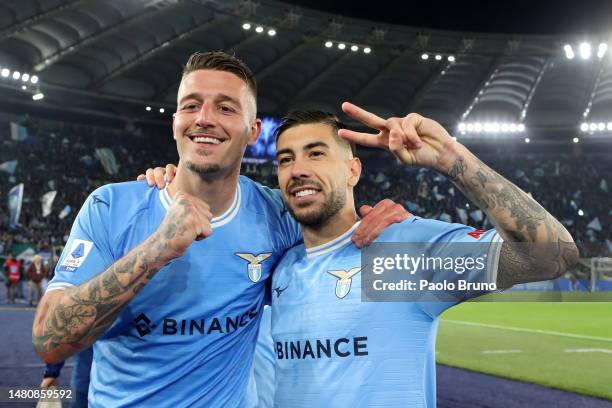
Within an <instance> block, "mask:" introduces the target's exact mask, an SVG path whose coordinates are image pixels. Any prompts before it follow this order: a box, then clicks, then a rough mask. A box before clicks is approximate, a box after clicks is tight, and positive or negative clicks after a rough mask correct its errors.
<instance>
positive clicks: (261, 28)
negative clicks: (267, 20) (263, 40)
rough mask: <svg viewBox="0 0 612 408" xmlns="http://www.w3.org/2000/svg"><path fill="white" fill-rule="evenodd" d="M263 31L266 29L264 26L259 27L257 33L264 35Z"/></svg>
mask: <svg viewBox="0 0 612 408" xmlns="http://www.w3.org/2000/svg"><path fill="white" fill-rule="evenodd" d="M263 30H264V28H263V27H262V26H257V27H256V28H255V32H256V33H263Z"/></svg>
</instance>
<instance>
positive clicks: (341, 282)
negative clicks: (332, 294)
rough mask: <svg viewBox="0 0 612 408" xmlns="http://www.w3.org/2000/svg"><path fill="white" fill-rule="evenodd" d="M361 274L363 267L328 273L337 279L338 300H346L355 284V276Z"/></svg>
mask: <svg viewBox="0 0 612 408" xmlns="http://www.w3.org/2000/svg"><path fill="white" fill-rule="evenodd" d="M359 272H361V267H360V266H358V267H355V268H351V269H349V270H348V271H345V270H331V271H327V273H329V274H330V275H332V276H334V277H336V278H337V279H338V280H337V281H336V296H337V297H338V299H342V298H344V297H345V296H346V295H348V294H349V292H350V291H351V285H352V284H353V276H355V275H357V274H358V273H359Z"/></svg>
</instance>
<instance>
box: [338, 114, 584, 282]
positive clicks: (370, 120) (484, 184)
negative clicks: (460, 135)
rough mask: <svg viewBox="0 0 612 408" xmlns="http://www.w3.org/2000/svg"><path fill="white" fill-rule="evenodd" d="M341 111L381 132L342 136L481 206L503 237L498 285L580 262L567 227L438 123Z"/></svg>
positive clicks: (547, 275)
mask: <svg viewBox="0 0 612 408" xmlns="http://www.w3.org/2000/svg"><path fill="white" fill-rule="evenodd" d="M342 110H343V111H344V112H345V113H346V114H347V115H349V116H350V117H352V118H354V119H356V120H358V121H360V122H361V123H363V124H365V125H367V126H369V127H371V128H374V129H376V130H378V134H369V133H361V132H355V131H351V130H348V129H340V130H339V131H338V135H340V136H341V137H343V138H345V139H347V140H349V141H352V142H354V143H359V144H362V145H365V146H371V147H379V148H382V149H388V150H389V151H391V153H393V154H394V155H395V156H396V157H397V158H398V159H399V160H400V161H401V162H403V163H405V164H410V165H419V166H425V167H429V168H432V169H435V170H438V171H440V172H442V173H444V174H447V175H448V176H449V177H450V179H451V180H452V181H453V182H454V183H455V184H456V185H457V187H458V188H459V189H460V190H461V191H462V192H463V193H464V194H465V195H466V196H467V197H468V198H469V199H470V200H472V201H473V202H474V203H475V204H476V205H478V206H479V207H480V208H482V210H483V211H484V212H485V213H486V214H487V215H488V216H489V219H490V220H491V222H492V223H493V224H494V225H495V226H496V228H497V231H498V233H499V234H500V235H501V236H502V238H503V239H504V243H503V244H502V248H501V254H500V261H499V267H498V282H497V286H498V287H500V288H507V287H510V286H512V285H514V284H516V283H524V282H532V281H539V280H546V279H554V278H556V277H559V276H561V275H562V274H563V273H564V272H565V271H566V270H567V269H568V268H569V267H571V266H573V265H574V264H576V263H577V262H578V248H577V247H576V245H575V244H574V241H573V239H572V237H571V236H570V234H569V233H568V232H567V230H566V229H565V228H564V227H563V225H561V223H559V221H557V220H556V219H555V218H554V217H553V216H552V215H550V214H549V213H548V212H547V211H546V210H545V209H544V208H542V206H540V204H538V203H537V201H535V200H534V199H533V198H531V197H529V196H528V195H527V194H526V193H525V192H524V191H522V190H521V189H519V188H518V187H517V186H515V185H514V184H512V183H511V182H510V181H508V180H506V179H505V178H503V177H502V176H500V175H499V174H497V173H496V172H495V171H493V170H492V169H491V168H489V167H488V166H487V165H485V164H484V163H482V162H481V161H480V160H478V158H476V156H474V155H473V154H472V153H471V152H470V151H469V150H468V149H467V148H466V147H465V146H463V145H461V144H460V143H457V142H456V141H455V140H453V138H452V137H450V135H449V134H448V132H447V131H446V129H444V128H443V127H442V126H441V125H440V124H439V123H438V122H436V121H434V120H431V119H428V118H425V117H423V116H421V115H418V114H415V113H411V114H409V115H407V116H405V117H403V118H389V119H383V118H380V117H378V116H376V115H375V114H373V113H371V112H368V111H366V110H365V109H362V108H360V107H358V106H355V105H353V104H351V103H348V102H345V103H343V104H342Z"/></svg>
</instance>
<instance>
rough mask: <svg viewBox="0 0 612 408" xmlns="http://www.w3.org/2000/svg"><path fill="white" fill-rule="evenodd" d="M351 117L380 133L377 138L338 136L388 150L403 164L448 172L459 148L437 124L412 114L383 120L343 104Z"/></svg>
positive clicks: (350, 134) (359, 134)
mask: <svg viewBox="0 0 612 408" xmlns="http://www.w3.org/2000/svg"><path fill="white" fill-rule="evenodd" d="M342 110H343V111H344V113H346V114H347V115H348V116H350V117H352V118H353V119H356V120H358V121H359V122H361V123H363V124H364V125H366V126H368V127H371V128H373V129H376V130H378V133H377V134H371V133H363V132H355V131H352V130H348V129H340V130H339V131H338V135H339V136H340V137H342V138H344V139H346V140H348V141H351V142H354V143H357V144H360V145H363V146H370V147H378V148H381V149H387V150H389V151H390V152H391V153H393V154H394V155H395V157H397V158H398V159H399V160H400V161H401V162H402V163H404V164H410V165H420V166H425V167H430V168H433V169H436V170H438V171H445V170H446V169H448V166H449V163H452V161H453V160H454V157H455V154H454V153H452V152H453V148H454V147H455V145H456V144H457V143H456V142H455V140H453V138H452V137H451V136H450V135H449V134H448V132H447V131H446V129H444V128H443V127H442V125H440V124H439V123H438V122H436V121H434V120H432V119H428V118H426V117H423V116H421V115H419V114H417V113H410V114H408V115H407V116H405V117H403V118H389V119H383V118H381V117H379V116H377V115H375V114H373V113H371V112H368V111H367V110H365V109H363V108H360V107H358V106H356V105H353V104H352V103H349V102H344V103H343V104H342Z"/></svg>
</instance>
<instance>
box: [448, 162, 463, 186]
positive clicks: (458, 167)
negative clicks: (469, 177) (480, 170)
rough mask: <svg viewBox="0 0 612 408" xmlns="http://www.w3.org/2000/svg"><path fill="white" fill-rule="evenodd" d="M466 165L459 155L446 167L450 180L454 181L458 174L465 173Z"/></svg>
mask: <svg viewBox="0 0 612 408" xmlns="http://www.w3.org/2000/svg"><path fill="white" fill-rule="evenodd" d="M466 168H467V166H466V165H465V160H464V159H463V156H459V158H458V159H457V160H456V161H455V163H453V165H452V166H451V167H450V168H449V169H448V176H449V177H450V179H451V180H453V181H455V180H457V179H458V178H459V176H461V175H463V173H465V170H466Z"/></svg>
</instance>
